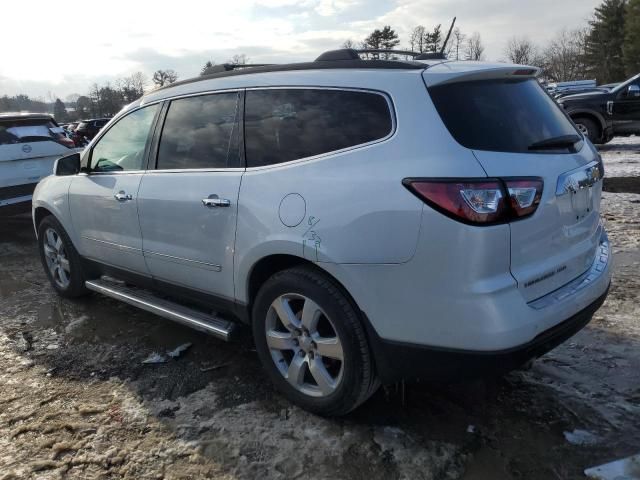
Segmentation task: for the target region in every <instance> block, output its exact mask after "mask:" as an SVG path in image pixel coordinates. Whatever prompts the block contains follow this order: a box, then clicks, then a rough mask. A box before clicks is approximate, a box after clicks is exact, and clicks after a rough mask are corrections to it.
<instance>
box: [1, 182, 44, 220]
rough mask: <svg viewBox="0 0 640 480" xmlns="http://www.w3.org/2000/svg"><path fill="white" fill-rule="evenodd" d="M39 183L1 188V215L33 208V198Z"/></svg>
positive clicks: (23, 211)
mask: <svg viewBox="0 0 640 480" xmlns="http://www.w3.org/2000/svg"><path fill="white" fill-rule="evenodd" d="M36 185H37V183H28V184H25V185H13V186H10V187H2V188H0V215H1V216H4V215H15V214H18V213H25V212H28V211H30V210H31V198H32V194H33V191H34V190H35V188H36Z"/></svg>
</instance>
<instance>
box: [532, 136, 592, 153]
mask: <svg viewBox="0 0 640 480" xmlns="http://www.w3.org/2000/svg"><path fill="white" fill-rule="evenodd" d="M580 140H581V138H580V136H578V135H573V134H572V135H560V136H559V137H553V138H547V139H546V140H541V141H539V142H536V143H532V144H531V145H529V147H528V149H529V150H545V149H548V148H567V147H573V146H574V145H575V144H576V143H578V142H579V141H580Z"/></svg>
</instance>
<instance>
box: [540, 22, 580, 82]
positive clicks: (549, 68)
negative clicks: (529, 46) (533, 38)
mask: <svg viewBox="0 0 640 480" xmlns="http://www.w3.org/2000/svg"><path fill="white" fill-rule="evenodd" d="M587 34H588V31H587V29H577V30H561V31H560V32H558V34H557V35H556V36H555V37H554V38H553V39H552V40H551V41H550V42H549V45H547V47H546V48H545V49H544V51H543V52H542V59H543V63H544V73H545V76H546V77H547V78H548V79H549V80H551V81H555V82H562V81H571V80H582V79H584V78H585V76H586V75H587V67H586V65H585V61H584V60H585V54H586V38H587Z"/></svg>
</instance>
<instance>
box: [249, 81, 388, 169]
mask: <svg viewBox="0 0 640 480" xmlns="http://www.w3.org/2000/svg"><path fill="white" fill-rule="evenodd" d="M392 127H393V122H392V118H391V111H390V110H389V104H388V102H387V99H386V98H385V97H384V96H382V95H381V94H378V93H369V92H359V91H348V90H322V89H272V90H249V91H248V92H247V97H246V107H245V143H246V156H247V166H249V167H257V166H263V165H273V164H276V163H282V162H288V161H291V160H296V159H300V158H306V157H312V156H314V155H320V154H323V153H328V152H333V151H336V150H341V149H343V148H347V147H353V146H356V145H361V144H364V143H368V142H371V141H374V140H378V139H381V138H384V137H386V136H387V135H389V134H390V133H391V131H392Z"/></svg>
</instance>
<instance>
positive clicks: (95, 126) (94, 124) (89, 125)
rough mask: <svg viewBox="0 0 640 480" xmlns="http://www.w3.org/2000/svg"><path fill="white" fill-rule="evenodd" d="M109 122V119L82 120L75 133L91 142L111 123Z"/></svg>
mask: <svg viewBox="0 0 640 480" xmlns="http://www.w3.org/2000/svg"><path fill="white" fill-rule="evenodd" d="M109 120H110V119H109V118H93V119H90V120H82V121H81V122H80V123H78V126H77V127H76V128H75V130H74V133H75V134H76V135H79V136H82V137H85V138H87V139H88V140H91V139H93V137H95V136H96V134H97V133H98V132H99V131H100V130H101V129H102V127H104V126H105V125H106V124H107V123H108V122H109Z"/></svg>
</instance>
